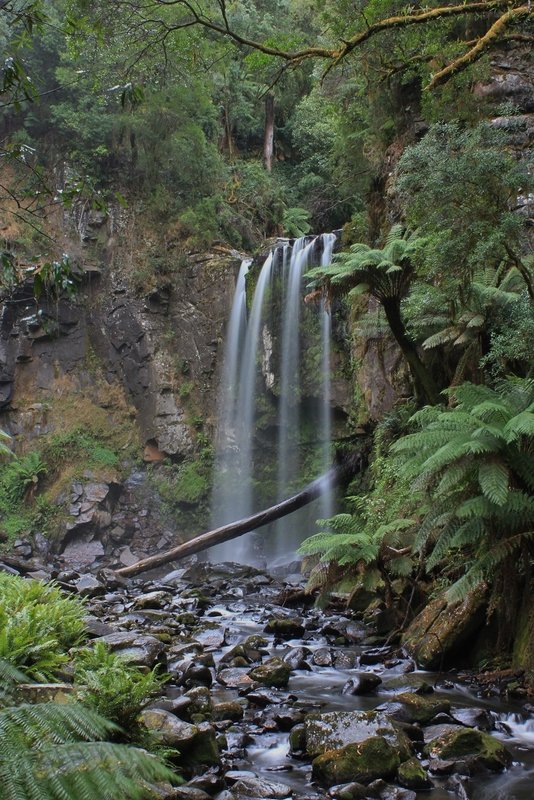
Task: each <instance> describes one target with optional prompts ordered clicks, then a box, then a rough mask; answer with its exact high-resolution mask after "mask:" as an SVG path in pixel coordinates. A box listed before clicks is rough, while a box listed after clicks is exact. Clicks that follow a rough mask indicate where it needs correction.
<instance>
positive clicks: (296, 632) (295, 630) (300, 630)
mask: <svg viewBox="0 0 534 800" xmlns="http://www.w3.org/2000/svg"><path fill="white" fill-rule="evenodd" d="M264 630H265V632H266V633H270V634H273V635H274V636H276V637H278V638H280V639H293V638H299V637H301V636H302V635H303V634H304V625H303V624H302V620H301V619H300V618H298V617H295V618H294V619H277V618H276V617H275V618H273V619H270V620H269V622H268V623H267V625H266V626H265V628H264Z"/></svg>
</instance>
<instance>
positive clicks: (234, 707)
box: [213, 700, 244, 722]
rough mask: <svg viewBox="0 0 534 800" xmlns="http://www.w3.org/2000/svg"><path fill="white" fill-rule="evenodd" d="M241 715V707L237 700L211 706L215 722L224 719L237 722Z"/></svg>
mask: <svg viewBox="0 0 534 800" xmlns="http://www.w3.org/2000/svg"><path fill="white" fill-rule="evenodd" d="M243 713H244V712H243V706H242V705H241V704H240V703H238V702H237V700H235V701H231V700H227V701H225V702H224V703H217V704H216V705H214V706H213V719H214V720H215V721H216V722H219V721H222V720H225V719H229V720H231V721H232V722H239V720H241V719H243Z"/></svg>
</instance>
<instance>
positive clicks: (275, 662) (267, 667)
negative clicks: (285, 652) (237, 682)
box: [248, 657, 291, 689]
mask: <svg viewBox="0 0 534 800" xmlns="http://www.w3.org/2000/svg"><path fill="white" fill-rule="evenodd" d="M248 675H249V677H251V678H252V680H254V681H257V682H258V683H261V684H263V685H264V686H275V687H276V688H278V689H284V688H285V687H286V686H287V684H288V681H289V676H290V675H291V667H290V666H289V664H286V663H285V661H282V659H281V658H277V657H274V658H269V659H268V660H267V661H266V662H265V664H260V665H259V666H258V667H254V669H252V670H250V672H249V673H248Z"/></svg>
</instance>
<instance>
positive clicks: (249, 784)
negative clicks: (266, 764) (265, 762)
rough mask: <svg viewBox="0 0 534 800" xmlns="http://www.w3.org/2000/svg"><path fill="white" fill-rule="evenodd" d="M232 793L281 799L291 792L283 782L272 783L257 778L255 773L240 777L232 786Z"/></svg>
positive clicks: (240, 795)
mask: <svg viewBox="0 0 534 800" xmlns="http://www.w3.org/2000/svg"><path fill="white" fill-rule="evenodd" d="M232 794H233V795H235V796H237V797H250V798H273V799H274V800H283V798H285V797H290V796H291V795H292V794H293V791H292V789H291V788H290V787H289V786H286V784H285V783H274V782H271V781H267V780H265V778H263V777H262V778H259V777H257V776H256V775H253V776H250V777H249V776H246V777H243V778H240V779H239V780H238V781H236V782H235V783H234V785H233V786H232Z"/></svg>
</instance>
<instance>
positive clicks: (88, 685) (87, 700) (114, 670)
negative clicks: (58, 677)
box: [75, 642, 167, 734]
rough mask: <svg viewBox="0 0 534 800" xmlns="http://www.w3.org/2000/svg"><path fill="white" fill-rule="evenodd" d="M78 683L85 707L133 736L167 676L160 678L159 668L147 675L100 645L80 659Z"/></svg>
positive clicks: (99, 643) (76, 678) (76, 674)
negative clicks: (143, 712) (142, 714)
mask: <svg viewBox="0 0 534 800" xmlns="http://www.w3.org/2000/svg"><path fill="white" fill-rule="evenodd" d="M75 680H76V683H78V684H80V685H82V684H83V686H82V687H81V688H80V692H79V696H80V698H81V700H82V702H83V703H84V704H85V705H88V706H90V707H91V708H93V709H94V710H95V711H98V712H99V713H100V714H102V716H104V717H106V719H109V720H111V721H112V722H114V723H116V724H117V725H120V726H121V728H123V729H125V730H127V731H128V732H129V733H130V734H131V733H132V731H133V732H134V733H135V728H136V721H137V718H138V716H139V714H140V712H141V711H142V709H143V708H144V707H145V706H146V704H147V703H148V702H149V701H150V698H151V697H152V696H153V695H154V693H156V692H157V691H158V690H159V689H160V688H161V686H162V684H163V683H164V682H165V680H167V676H166V675H158V673H157V670H156V669H153V670H151V671H150V672H147V673H146V674H145V673H143V672H142V671H141V670H140V668H139V667H136V666H132V665H130V664H128V663H127V662H126V661H125V660H124V658H121V657H120V656H119V655H116V654H115V653H111V652H110V651H109V650H108V648H107V647H106V645H105V644H104V643H103V642H96V643H95V645H94V647H93V648H91V649H87V650H83V651H82V652H81V653H80V655H79V656H78V657H77V659H76V667H75Z"/></svg>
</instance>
